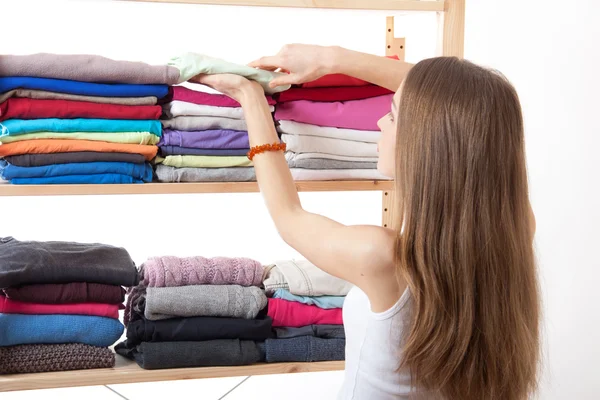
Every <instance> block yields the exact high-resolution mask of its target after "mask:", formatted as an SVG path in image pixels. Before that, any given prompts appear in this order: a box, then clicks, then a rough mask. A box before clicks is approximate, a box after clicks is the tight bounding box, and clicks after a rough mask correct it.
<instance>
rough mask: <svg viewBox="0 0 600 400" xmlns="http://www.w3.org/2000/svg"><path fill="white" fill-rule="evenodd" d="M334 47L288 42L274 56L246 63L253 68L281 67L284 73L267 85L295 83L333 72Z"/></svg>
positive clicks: (272, 68) (274, 68) (273, 68)
mask: <svg viewBox="0 0 600 400" xmlns="http://www.w3.org/2000/svg"><path fill="white" fill-rule="evenodd" d="M334 54H335V48H334V47H324V46H316V45H307V44H288V45H285V46H283V47H282V48H281V50H279V52H278V53H277V54H276V55H274V56H267V57H262V58H259V59H258V60H256V61H253V62H251V63H250V64H248V65H249V66H251V67H254V68H260V69H265V70H269V71H274V70H276V69H278V68H279V69H281V71H283V72H287V74H286V75H283V76H280V77H277V78H275V79H273V80H272V81H271V82H270V84H269V86H271V87H273V88H274V87H276V86H280V85H294V84H295V85H297V84H300V83H304V82H309V81H314V80H315V79H317V78H320V77H321V76H323V75H326V74H329V73H332V72H333V68H334Z"/></svg>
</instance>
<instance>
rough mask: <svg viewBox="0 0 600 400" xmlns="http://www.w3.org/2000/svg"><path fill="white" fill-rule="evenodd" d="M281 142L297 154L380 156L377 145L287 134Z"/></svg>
mask: <svg viewBox="0 0 600 400" xmlns="http://www.w3.org/2000/svg"><path fill="white" fill-rule="evenodd" d="M281 140H282V141H283V142H284V143H286V144H287V150H289V151H293V152H295V153H326V154H335V155H340V156H356V157H377V156H378V153H377V145H376V144H375V143H365V142H355V141H352V140H342V139H332V138H324V137H318V136H302V135H288V134H285V133H284V134H282V135H281Z"/></svg>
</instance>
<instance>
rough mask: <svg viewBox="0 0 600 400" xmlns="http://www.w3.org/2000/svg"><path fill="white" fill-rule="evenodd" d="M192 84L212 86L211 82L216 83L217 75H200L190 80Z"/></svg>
mask: <svg viewBox="0 0 600 400" xmlns="http://www.w3.org/2000/svg"><path fill="white" fill-rule="evenodd" d="M190 82H196V83H201V84H203V85H207V86H211V82H213V83H214V82H215V75H207V74H200V75H196V76H194V77H192V78H190Z"/></svg>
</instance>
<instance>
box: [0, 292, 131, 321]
mask: <svg viewBox="0 0 600 400" xmlns="http://www.w3.org/2000/svg"><path fill="white" fill-rule="evenodd" d="M0 313H4V314H36V315H43V314H69V315H94V316H98V317H107V318H114V319H119V305H118V304H101V303H79V304H37V303H25V302H22V301H18V300H11V299H8V298H6V297H4V296H0Z"/></svg>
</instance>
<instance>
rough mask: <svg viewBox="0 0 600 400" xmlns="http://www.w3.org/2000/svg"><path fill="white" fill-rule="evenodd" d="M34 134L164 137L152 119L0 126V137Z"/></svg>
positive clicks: (7, 123)
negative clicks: (151, 135)
mask: <svg viewBox="0 0 600 400" xmlns="http://www.w3.org/2000/svg"><path fill="white" fill-rule="evenodd" d="M34 132H106V133H119V132H150V133H152V134H154V135H156V136H159V137H160V136H162V126H161V124H160V121H158V120H152V119H141V120H134V119H92V118H74V119H59V118H42V119H7V120H6V121H3V122H2V123H1V124H0V136H7V135H10V136H14V135H22V134H25V133H34Z"/></svg>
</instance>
